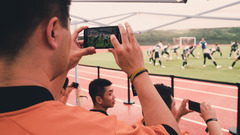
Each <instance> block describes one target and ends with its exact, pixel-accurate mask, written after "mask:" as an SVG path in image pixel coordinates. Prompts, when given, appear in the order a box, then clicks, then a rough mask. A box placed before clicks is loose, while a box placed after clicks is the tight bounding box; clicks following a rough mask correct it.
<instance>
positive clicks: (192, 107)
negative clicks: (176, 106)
mask: <svg viewBox="0 0 240 135" xmlns="http://www.w3.org/2000/svg"><path fill="white" fill-rule="evenodd" d="M188 108H189V110H193V111H196V112H199V113H200V112H201V111H200V103H198V102H194V101H191V100H189V102H188Z"/></svg>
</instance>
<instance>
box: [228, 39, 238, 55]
mask: <svg viewBox="0 0 240 135" xmlns="http://www.w3.org/2000/svg"><path fill="white" fill-rule="evenodd" d="M238 45H239V44H238V41H235V42H233V43H232V45H231V51H230V54H229V58H230V57H231V56H232V52H235V51H236V50H237V49H238Z"/></svg>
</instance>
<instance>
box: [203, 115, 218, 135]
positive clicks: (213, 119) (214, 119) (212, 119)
mask: <svg viewBox="0 0 240 135" xmlns="http://www.w3.org/2000/svg"><path fill="white" fill-rule="evenodd" d="M209 121H217V119H216V118H210V119H207V120H206V124H207V123H208V122H209ZM205 131H206V132H207V133H208V128H206V129H205Z"/></svg>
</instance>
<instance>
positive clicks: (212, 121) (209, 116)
mask: <svg viewBox="0 0 240 135" xmlns="http://www.w3.org/2000/svg"><path fill="white" fill-rule="evenodd" d="M154 87H155V88H156V90H157V92H158V94H159V95H160V96H161V97H162V99H163V100H164V102H165V103H166V105H167V106H168V108H169V109H170V111H171V112H172V114H173V116H174V117H175V119H176V121H177V122H178V123H179V121H180V119H181V117H182V116H184V115H187V114H188V113H191V112H193V111H197V112H199V113H200V116H201V117H202V118H203V119H204V121H205V122H206V123H207V127H208V131H209V134H210V135H223V132H222V131H221V127H220V125H219V123H218V121H217V116H216V112H215V110H214V109H213V108H212V107H211V105H210V104H207V103H205V102H203V103H201V104H200V103H197V102H194V101H191V100H188V99H183V100H182V103H181V105H180V107H179V108H178V109H176V102H175V99H174V97H173V96H172V95H173V91H172V88H171V87H169V86H166V85H164V84H154ZM187 104H189V109H191V110H189V109H188V108H187ZM181 134H182V135H189V133H188V132H187V131H184V130H181Z"/></svg>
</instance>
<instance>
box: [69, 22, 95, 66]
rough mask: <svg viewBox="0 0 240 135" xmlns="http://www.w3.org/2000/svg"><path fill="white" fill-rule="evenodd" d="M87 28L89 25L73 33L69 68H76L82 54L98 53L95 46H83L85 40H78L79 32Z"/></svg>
mask: <svg viewBox="0 0 240 135" xmlns="http://www.w3.org/2000/svg"><path fill="white" fill-rule="evenodd" d="M86 28H88V27H87V26H82V27H80V28H78V29H77V30H76V31H75V32H74V33H73V34H72V48H71V52H70V57H69V64H68V70H70V69H72V68H74V67H75V66H76V65H77V64H78V62H79V60H80V59H81V58H82V56H84V55H90V54H94V53H96V51H95V48H94V47H88V48H83V40H80V41H78V39H77V38H78V34H79V33H80V32H81V31H82V30H84V29H86Z"/></svg>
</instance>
